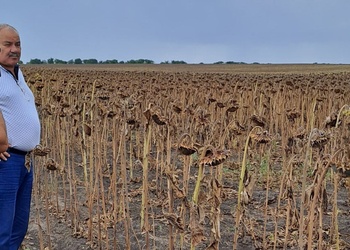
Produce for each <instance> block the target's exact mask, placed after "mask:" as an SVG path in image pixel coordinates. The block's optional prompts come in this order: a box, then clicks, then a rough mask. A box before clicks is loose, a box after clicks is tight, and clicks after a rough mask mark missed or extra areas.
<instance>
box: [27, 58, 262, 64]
mask: <svg viewBox="0 0 350 250" xmlns="http://www.w3.org/2000/svg"><path fill="white" fill-rule="evenodd" d="M22 64H23V62H22ZM26 64H154V61H153V60H149V59H137V60H134V59H133V60H128V61H118V60H116V59H112V60H106V61H98V60H97V59H81V58H76V59H71V60H68V61H64V60H61V59H54V58H49V59H47V60H41V59H38V58H35V59H30V61H29V62H27V63H26ZM160 64H187V62H185V61H182V60H172V61H164V62H161V63H160ZM200 64H203V63H200ZM213 64H246V63H244V62H234V61H227V62H223V61H218V62H214V63H213ZM254 64H257V63H254Z"/></svg>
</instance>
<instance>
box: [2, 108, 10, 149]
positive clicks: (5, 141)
mask: <svg viewBox="0 0 350 250" xmlns="http://www.w3.org/2000/svg"><path fill="white" fill-rule="evenodd" d="M8 146H9V145H8V139H7V132H6V124H5V120H4V117H3V115H2V112H1V110H0V153H2V152H5V151H6V150H7V148H8Z"/></svg>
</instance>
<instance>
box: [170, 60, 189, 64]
mask: <svg viewBox="0 0 350 250" xmlns="http://www.w3.org/2000/svg"><path fill="white" fill-rule="evenodd" d="M171 64H187V63H186V62H185V61H175V60H172V61H171Z"/></svg>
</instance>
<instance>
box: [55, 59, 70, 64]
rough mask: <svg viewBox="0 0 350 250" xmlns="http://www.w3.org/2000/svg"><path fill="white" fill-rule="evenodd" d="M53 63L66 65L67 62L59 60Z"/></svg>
mask: <svg viewBox="0 0 350 250" xmlns="http://www.w3.org/2000/svg"><path fill="white" fill-rule="evenodd" d="M54 63H55V64H67V61H63V60H60V59H55V60H54Z"/></svg>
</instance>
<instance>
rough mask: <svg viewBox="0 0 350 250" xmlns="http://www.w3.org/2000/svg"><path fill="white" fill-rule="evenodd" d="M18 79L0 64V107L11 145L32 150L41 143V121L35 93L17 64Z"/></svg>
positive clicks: (24, 149) (23, 149)
mask: <svg viewBox="0 0 350 250" xmlns="http://www.w3.org/2000/svg"><path fill="white" fill-rule="evenodd" d="M15 72H16V73H18V74H17V75H18V80H16V78H15V77H14V76H13V75H12V74H11V72H9V71H8V70H6V69H5V68H3V67H2V66H0V74H1V75H0V109H1V111H2V114H3V116H4V120H5V123H6V129H7V136H8V142H9V144H10V146H11V147H13V148H16V149H19V150H22V151H30V150H33V149H34V148H35V146H37V145H38V144H39V143H40V130H41V128H40V121H39V116H38V112H37V110H36V106H35V102H34V95H33V93H32V91H31V90H30V88H29V87H28V85H27V83H26V82H25V80H24V77H23V74H22V72H21V70H20V69H19V67H18V66H16V70H15Z"/></svg>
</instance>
